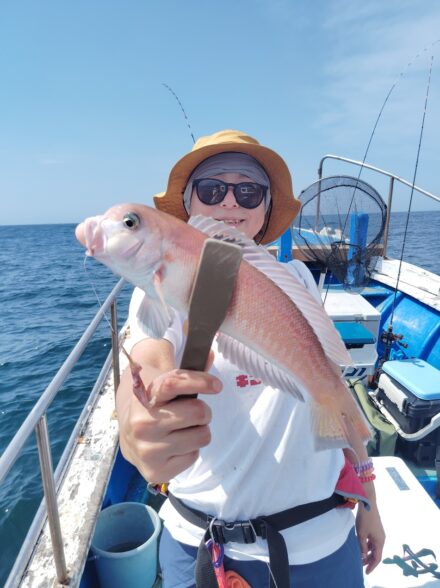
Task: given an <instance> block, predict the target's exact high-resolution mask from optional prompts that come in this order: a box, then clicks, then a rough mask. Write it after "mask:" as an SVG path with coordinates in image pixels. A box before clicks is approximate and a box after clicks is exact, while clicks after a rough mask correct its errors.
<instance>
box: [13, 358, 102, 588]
mask: <svg viewBox="0 0 440 588" xmlns="http://www.w3.org/2000/svg"><path fill="white" fill-rule="evenodd" d="M111 363H112V353H111V352H110V353H109V354H108V355H107V359H106V360H105V362H104V364H103V366H102V368H101V371H100V373H99V375H98V378H97V379H96V381H95V384H94V386H93V388H92V391H91V392H90V395H89V397H88V399H87V401H86V402H85V403H84V407H83V410H82V411H81V414H80V415H79V417H78V419H77V421H76V423H75V426H74V428H73V430H72V432H71V434H70V437H69V440H68V441H67V443H66V446H65V448H64V451H63V453H62V455H61V457H60V459H59V461H58V465H57V467H56V469H55V474H54V477H55V487H56V490H57V492H58V490H59V488H60V486H61V483H62V481H63V479H64V476H65V474H66V470H67V468H68V465H69V457H70V456H71V453H72V449H73V447H74V446H75V445H76V444H77V443H78V437H80V436H81V435H82V433H83V429H84V425H85V423H86V420H87V419H88V417H89V416H90V413H91V410H92V409H93V406H94V405H95V403H96V400H97V397H98V395H99V392H100V391H101V388H102V386H103V384H104V382H105V380H106V378H107V375H108V370H109V368H110V366H111ZM46 516H47V508H46V505H45V500H44V498H43V500H42V501H41V503H40V506H39V507H38V510H37V512H36V514H35V516H34V520H33V521H32V523H31V526H30V527H29V530H28V532H27V535H26V537H25V539H24V541H23V544H22V546H21V549H20V551H19V553H18V555H17V557H16V559H15V562H14V565H13V567H12V569H11V571H10V572H9V577H8V579H7V581H6V584H5V586H4V588H17V586H19V585H20V583H21V578H22V576H23V573H24V570H25V568H26V566H27V562H28V561H29V559H30V557H31V554H32V551H33V550H34V547H35V543H36V540H37V538H38V536H39V535H40V533H41V530H42V528H43V524H44V521H45V519H46Z"/></svg>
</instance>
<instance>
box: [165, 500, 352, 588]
mask: <svg viewBox="0 0 440 588" xmlns="http://www.w3.org/2000/svg"><path fill="white" fill-rule="evenodd" d="M168 498H169V499H170V502H171V504H172V505H173V506H174V508H175V509H176V510H177V512H178V513H179V514H180V515H181V516H182V517H183V518H184V519H186V520H187V521H188V522H189V523H191V524H193V525H196V526H197V527H200V528H201V529H205V534H204V536H203V538H202V541H201V543H200V545H199V548H198V552H197V562H196V586H197V588H217V586H218V584H217V580H216V578H215V573H214V569H213V566H212V562H211V555H210V553H209V551H208V549H207V548H206V545H205V544H206V542H207V541H208V540H209V539H212V540H213V541H215V542H216V543H219V544H220V545H223V544H224V543H228V542H229V541H232V542H234V543H255V541H256V539H257V537H262V538H263V539H266V540H267V545H268V548H269V565H270V570H271V576H270V588H275V587H276V588H289V586H290V578H289V558H288V555H287V547H286V543H285V541H284V538H283V536H282V535H281V533H280V531H283V530H284V529H288V528H289V527H294V526H295V525H299V524H300V523H304V522H306V521H308V520H310V519H313V518H314V517H317V516H319V515H321V514H324V513H325V512H328V511H329V510H332V509H333V508H335V507H336V506H338V505H340V504H342V503H343V502H344V498H342V497H341V496H340V495H339V494H332V495H331V496H330V497H329V498H325V499H324V500H318V501H317V502H309V503H308V504H301V505H299V506H295V507H293V508H288V509H287V510H283V511H281V512H277V513H275V514H271V515H268V516H261V517H257V518H256V519H251V520H247V521H236V522H234V523H228V522H225V521H223V520H220V519H217V518H215V517H213V516H211V515H207V514H205V513H204V512H201V511H200V510H196V509H195V508H190V507H189V506H186V505H185V504H184V503H183V502H182V501H181V500H180V499H179V498H176V497H175V496H173V495H172V494H171V493H169V494H168Z"/></svg>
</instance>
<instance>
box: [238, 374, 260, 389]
mask: <svg viewBox="0 0 440 588" xmlns="http://www.w3.org/2000/svg"><path fill="white" fill-rule="evenodd" d="M235 382H236V385H237V388H246V387H247V386H258V385H259V384H261V380H257V379H256V378H254V377H252V376H248V375H246V374H240V375H239V376H236V378H235Z"/></svg>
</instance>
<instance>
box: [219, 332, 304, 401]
mask: <svg viewBox="0 0 440 588" xmlns="http://www.w3.org/2000/svg"><path fill="white" fill-rule="evenodd" d="M217 346H218V351H219V352H220V353H221V354H222V355H223V357H224V358H225V359H226V360H228V361H230V362H231V363H233V364H234V365H236V366H237V367H239V368H240V369H242V370H244V371H245V372H246V373H247V374H249V375H252V376H253V377H255V378H256V379H257V380H261V381H262V382H264V384H265V385H266V386H272V387H273V388H279V389H280V390H283V391H284V392H290V394H292V395H293V396H295V397H296V398H298V400H301V401H304V396H303V394H302V392H301V390H300V389H299V388H298V384H297V382H296V381H295V380H294V379H293V378H292V377H291V376H290V375H289V374H288V373H287V372H286V371H284V370H283V369H281V368H279V367H277V366H276V365H274V364H273V363H270V362H268V361H267V360H266V359H265V358H264V357H263V356H262V355H260V354H259V353H257V352H256V351H253V350H252V349H250V348H249V347H247V346H246V345H244V344H243V343H241V342H240V341H237V340H236V339H234V338H233V337H230V336H229V335H225V334H224V333H218V334H217Z"/></svg>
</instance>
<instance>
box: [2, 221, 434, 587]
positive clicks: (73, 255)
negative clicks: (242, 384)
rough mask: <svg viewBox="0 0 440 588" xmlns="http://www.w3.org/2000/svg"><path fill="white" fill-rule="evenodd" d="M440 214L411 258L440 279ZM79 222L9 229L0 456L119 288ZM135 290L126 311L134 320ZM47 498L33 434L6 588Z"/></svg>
mask: <svg viewBox="0 0 440 588" xmlns="http://www.w3.org/2000/svg"><path fill="white" fill-rule="evenodd" d="M405 221H406V214H405V213H396V214H394V215H393V217H392V222H391V228H390V238H389V246H388V253H389V256H390V257H400V251H401V247H402V237H403V231H404V226H405ZM439 233H440V210H438V211H435V212H416V213H413V214H412V216H411V220H410V224H409V233H408V238H407V243H406V247H405V255H404V259H405V261H408V262H411V263H414V264H416V265H420V266H422V267H423V268H425V269H427V270H430V271H432V272H434V273H437V274H439V275H440V239H439V237H438V235H439ZM83 262H84V253H83V249H82V248H81V247H80V246H79V245H78V244H77V243H76V240H75V237H74V225H35V226H14V227H13V226H0V278H1V279H0V327H1V329H0V333H1V336H0V451H1V452H3V451H4V449H5V447H6V446H7V444H8V443H9V441H10V440H11V439H12V437H13V435H14V433H15V432H16V431H17V429H18V428H19V426H20V425H21V423H22V422H23V420H24V419H25V418H26V416H27V415H28V413H29V412H30V410H31V409H32V407H33V405H34V404H35V402H36V400H37V399H38V398H39V397H40V396H41V394H42V392H43V391H44V389H45V388H46V386H47V385H48V384H49V382H50V380H51V379H52V378H53V376H54V375H55V374H56V372H57V371H58V369H59V368H60V366H61V365H62V363H63V361H64V360H65V359H66V357H67V355H68V354H69V352H70V351H71V349H72V348H73V346H74V345H75V343H76V342H77V341H78V339H79V337H80V335H81V334H82V332H83V330H84V329H85V327H86V326H87V325H88V324H89V322H90V321H91V319H92V318H93V316H94V315H95V313H96V312H97V310H98V303H97V300H96V297H95V294H94V292H93V288H92V282H93V284H94V286H95V288H96V290H97V292H98V295H99V297H100V298H101V299H102V300H104V299H105V298H106V296H107V294H108V293H109V292H110V291H111V289H112V288H113V286H114V285H115V284H116V282H117V281H118V280H117V278H116V277H115V276H113V275H112V274H111V273H110V272H109V270H107V269H106V268H104V267H103V266H100V265H99V264H97V263H96V262H95V261H94V260H92V259H91V260H90V259H89V260H88V261H87V268H88V270H87V271H85V270H84V263H83ZM130 293H131V288H130V287H128V286H127V287H126V288H125V289H124V290H123V292H122V295H121V303H120V305H119V317H120V323H122V321H123V319H124V318H125V315H126V309H127V305H128V300H129V297H130ZM109 349H110V333H109V327H108V326H107V325H106V324H103V325H102V328H100V329H99V331H98V333H97V334H96V335H95V337H94V339H93V340H92V343H91V344H90V345H89V348H88V350H87V352H86V353H85V354H84V355H83V357H82V359H81V361H80V363H79V364H78V366H77V368H76V369H75V370H74V371H73V372H72V374H71V376H70V377H69V378H68V379H67V381H66V382H65V385H64V386H63V388H62V390H61V391H60V392H59V394H58V396H57V397H56V399H55V401H54V402H53V404H52V408H51V409H50V411H49V414H48V424H49V435H50V439H51V444H52V451H53V460H54V462H55V464H56V462H57V461H58V459H59V457H60V455H61V453H62V450H63V448H64V444H65V442H66V440H67V439H68V437H69V435H70V432H71V430H72V428H73V425H74V423H75V420H76V418H77V417H78V415H79V413H80V412H81V408H82V406H83V403H84V401H85V400H86V398H87V397H88V395H89V393H90V390H91V388H92V386H93V382H94V380H95V378H96V376H97V375H98V373H99V370H100V367H101V365H102V362H103V361H104V359H105V357H106V355H107V354H108V352H109ZM41 498H42V489H41V481H40V474H39V466H38V457H37V452H36V446H35V439H34V437H32V438H31V440H30V441H29V442H28V443H27V444H26V446H25V449H24V451H23V453H22V455H21V457H20V458H19V459H18V461H17V462H16V464H15V465H14V466H13V468H12V469H11V471H10V473H9V475H8V476H7V478H6V480H5V481H4V482H3V483H2V484H1V485H0V586H2V585H3V584H4V582H5V580H6V578H7V576H8V572H9V570H10V568H11V566H12V563H13V561H14V558H15V556H16V554H17V552H18V550H19V547H20V545H21V542H22V541H23V539H24V537H25V534H26V531H27V528H28V526H29V524H30V521H31V520H32V517H33V514H34V513H35V511H36V509H37V507H38V504H39V502H40V500H41Z"/></svg>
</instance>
